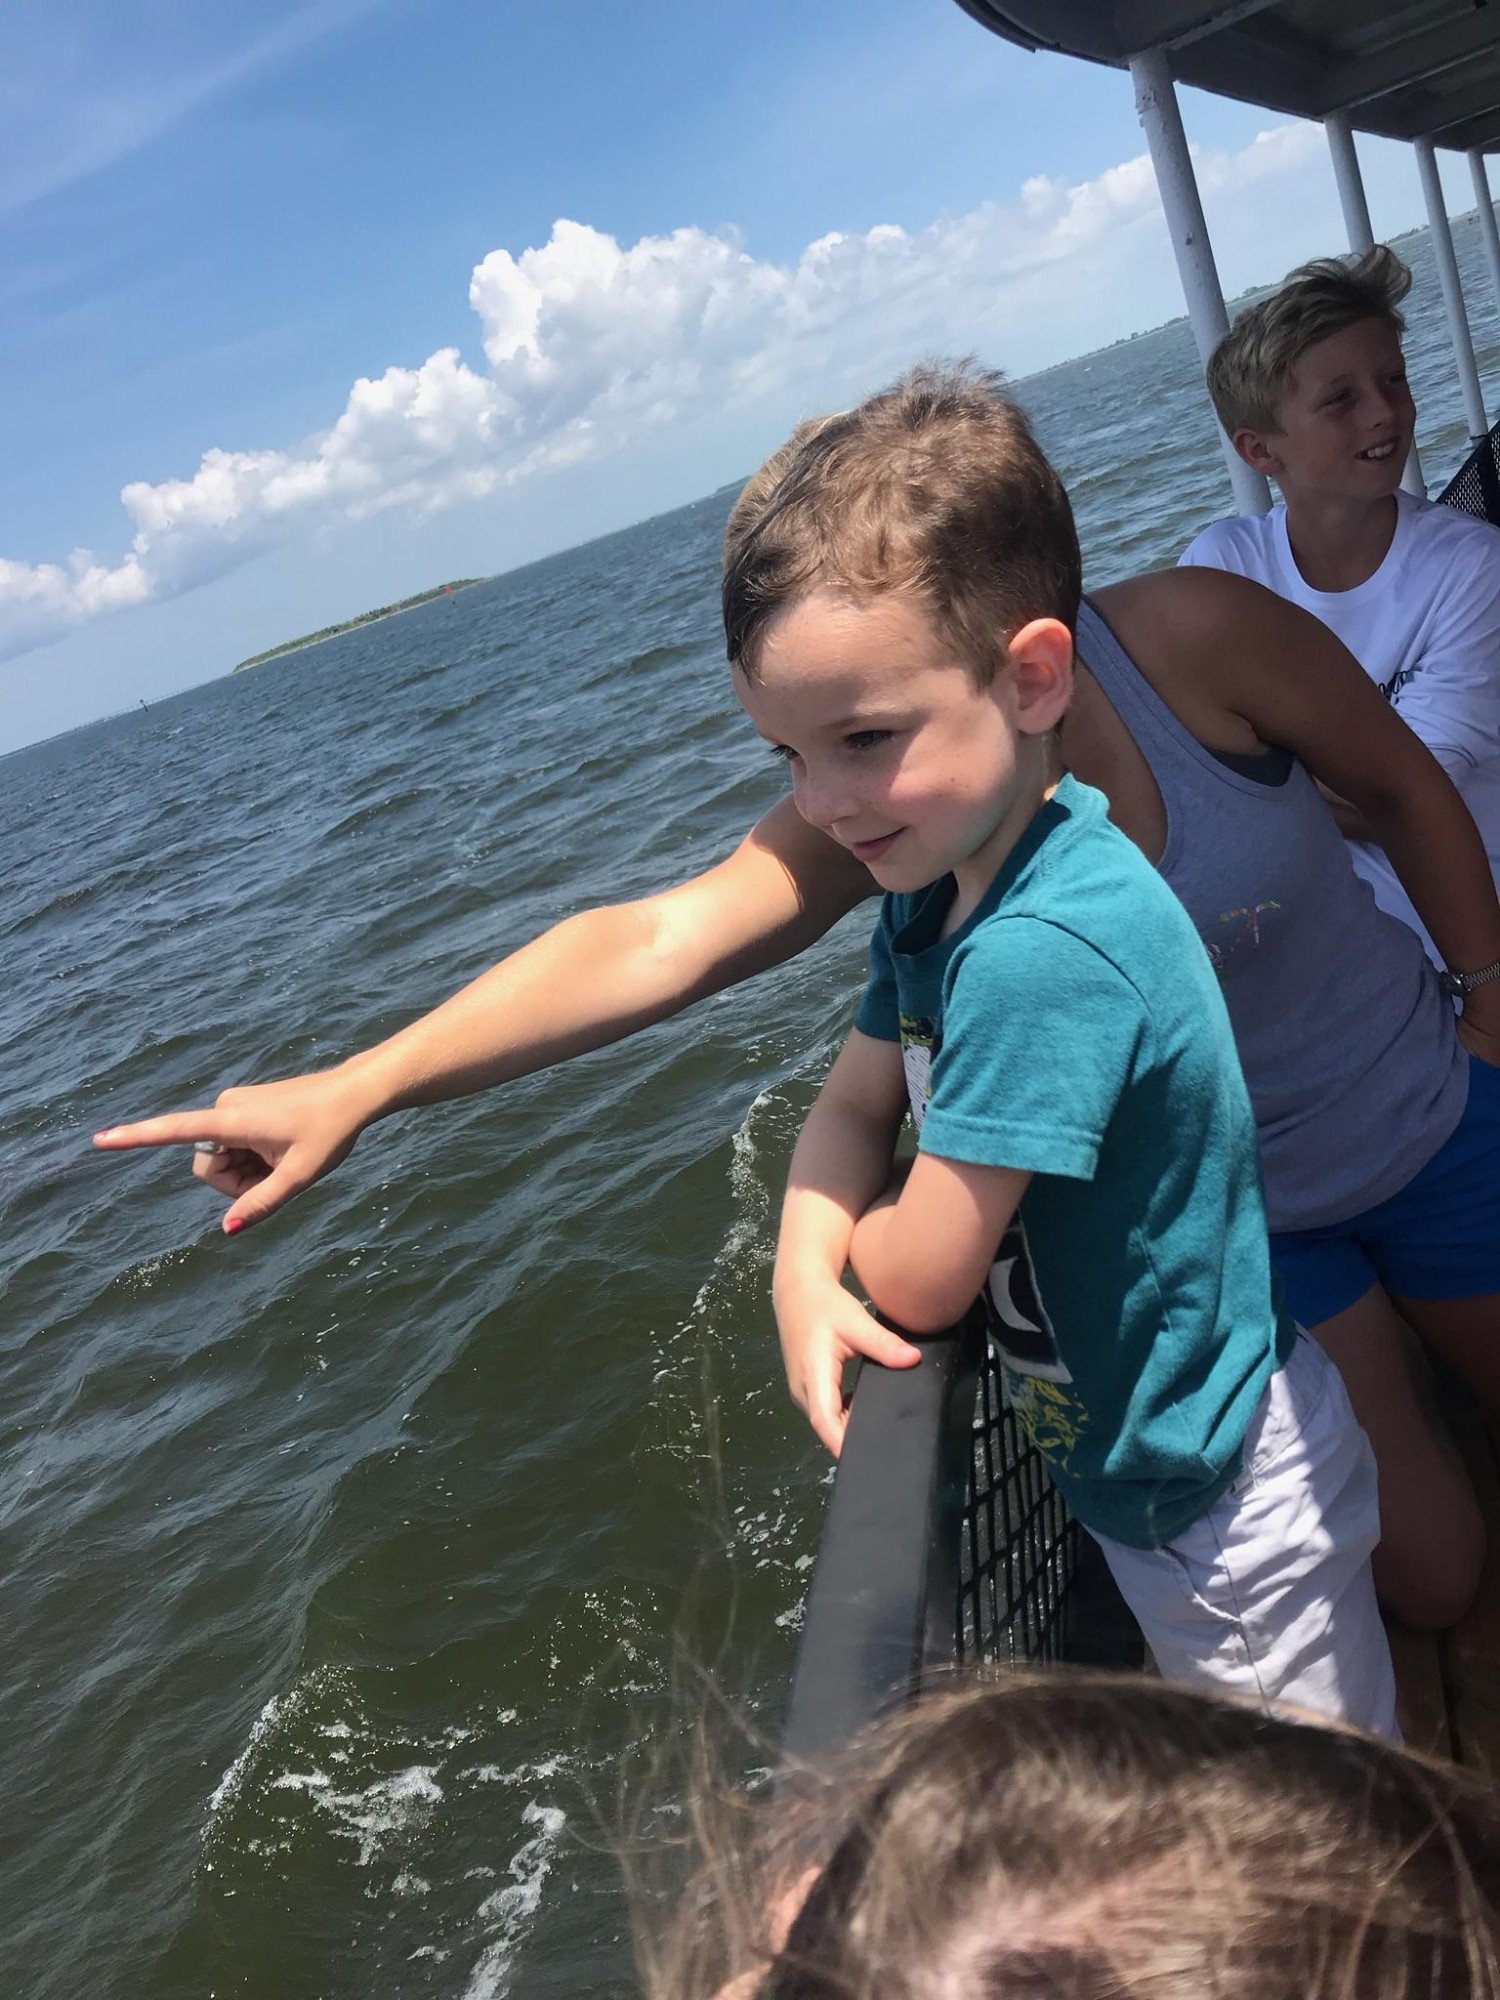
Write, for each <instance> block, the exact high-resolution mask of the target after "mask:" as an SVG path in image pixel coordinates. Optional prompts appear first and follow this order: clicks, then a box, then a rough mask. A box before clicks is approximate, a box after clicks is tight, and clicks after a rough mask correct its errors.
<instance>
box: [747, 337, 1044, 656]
mask: <svg viewBox="0 0 1500 2000" xmlns="http://www.w3.org/2000/svg"><path fill="white" fill-rule="evenodd" d="M828 586H831V587H833V588H835V589H843V590H848V591H850V592H852V593H854V594H855V595H858V596H880V595H883V594H886V593H904V594H907V595H910V596H912V597H914V598H917V599H918V600H920V601H921V602H922V603H923V604H924V605H925V607H926V609H927V611H928V612H929V614H930V615H931V616H932V617H933V618H934V619H935V620H936V621H937V623H938V625H939V627H940V628H941V629H942V630H943V632H944V633H945V635H946V636H947V637H948V639H949V640H950V641H951V643H952V644H953V646H954V648H955V650H956V651H957V653H958V654H959V657H960V658H961V659H962V660H963V661H964V663H965V665H966V666H967V667H968V668H969V670H970V672H971V673H972V674H973V676H974V678H975V679H976V680H977V681H979V682H981V683H985V682H988V681H990V680H992V679H993V678H994V676H995V674H996V673H997V672H998V671H999V669H1000V667H1001V666H1002V665H1003V664H1004V661H1005V658H1006V648H1007V643H1008V641H1009V640H1010V638H1011V636H1012V634H1013V633H1014V632H1015V631H1016V630H1017V629H1018V628H1019V627H1020V626H1022V625H1024V624H1026V623H1027V622H1029V620H1031V619H1033V618H1043V617H1051V618H1059V619H1061V620H1062V622H1063V623H1064V624H1065V625H1066V626H1067V627H1068V629H1069V630H1070V631H1071V630H1072V629H1073V626H1074V624H1075V623H1076V621H1077V617H1078V600H1079V597H1080V595H1081V592H1082V562H1081V558H1080V556H1079V552H1078V536H1077V533H1076V531H1075V529H1074V526H1073V510H1072V508H1071V506H1070V505H1069V502H1068V496H1067V492H1066V491H1065V489H1064V487H1063V483H1062V481H1061V480H1060V479H1059V478H1058V476H1057V473H1056V472H1055V471H1054V470H1053V468H1052V466H1051V465H1050V464H1049V463H1048V461H1047V458H1046V456H1045V454H1044V453H1043V451H1042V449H1041V447H1040V446H1039V445H1038V444H1037V441H1036V439H1035V438H1034V437H1033V435H1032V432H1031V426H1030V424H1029V423H1028V422H1027V420H1026V417H1025V415H1024V413H1023V412H1022V411H1021V409H1020V408H1019V407H1018V406H1017V404H1015V403H1014V402H1012V401H1011V399H1010V397H1009V396H1008V395H1007V394H1006V393H1005V390H1004V387H1003V386H1002V382H1001V378H1000V376H999V375H998V374H995V373H993V372H991V371H989V370H986V369H980V368H977V367H975V366H974V365H973V364H971V363H968V362H958V363H953V364H948V365H940V364H936V363H929V364H924V365H923V366H921V367H917V368H913V369H912V370H910V372H909V373H907V374H906V375H903V376H902V378H901V379H900V381H899V382H896V383H895V384H893V386H892V387H891V388H889V389H886V390H883V391H882V392H881V393H880V394H879V395H876V396H871V397H870V398H869V399H868V401H866V402H864V403H861V404H860V405H859V407H858V408H857V409H853V410H845V411H842V412H840V413H839V414H838V415H836V416H828V417H817V418H814V419H812V420H811V421H810V422H808V423H805V424H803V425H801V426H799V428H798V429H797V430H796V431H794V432H793V433H792V435H791V437H790V438H789V439H788V440H787V442H786V443H785V444H784V445H783V446H782V447H781V448H780V450H779V451H776V452H774V453H773V454H772V455H771V457H770V458H769V459H767V461H766V463H765V464H764V465H763V466H762V467H761V469H760V471H759V472H757V473H756V474H755V475H754V477H753V478H752V479H751V480H750V481H749V483H748V485H747V486H746V487H745V490H744V492H743V493H742V494H741V495H740V498H739V501H738V502H737V504H736V506H735V508H734V511H733V512H732V513H731V515H730V517H729V526H728V529H727V531H726V533H725V538H724V588H723V603H724V636H725V640H726V643H727V646H728V650H729V658H730V660H731V661H732V662H733V663H734V665H735V666H737V667H739V668H740V669H741V670H742V671H743V672H744V673H746V674H748V675H751V676H752V677H753V675H754V673H755V671H756V651H757V648H758V646H759V642H760V639H761V637H762V635H763V634H764V632H765V629H766V626H767V625H768V624H769V622H770V621H771V619H772V618H774V617H775V615H776V614H777V612H779V611H781V610H783V609H785V607H786V606H787V605H789V604H791V603H793V602H794V601H795V600H796V599H797V598H799V597H802V596H804V595H806V593H807V592H809V591H811V590H815V589H818V588H820V587H828Z"/></svg>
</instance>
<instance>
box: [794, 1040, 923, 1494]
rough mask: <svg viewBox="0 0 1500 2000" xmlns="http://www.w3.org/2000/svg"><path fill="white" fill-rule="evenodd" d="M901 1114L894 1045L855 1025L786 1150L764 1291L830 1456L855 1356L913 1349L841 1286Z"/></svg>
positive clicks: (802, 1399)
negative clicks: (772, 1260)
mask: <svg viewBox="0 0 1500 2000" xmlns="http://www.w3.org/2000/svg"><path fill="white" fill-rule="evenodd" d="M905 1114H906V1083H905V1078H904V1077H903V1075H902V1069H901V1050H900V1047H899V1046H898V1044H896V1043H895V1042H883V1041H878V1040H876V1039H875V1037H873V1036H871V1035H862V1034H861V1033H860V1032H859V1030H858V1029H857V1028H856V1029H855V1030H854V1031H853V1033H852V1034H851V1035H850V1037H849V1039H848V1041H847V1042H846V1043H845V1044H844V1046H843V1048H842V1049H841V1050H840V1052H839V1055H838V1059H837V1061H836V1062H835V1063H834V1065H833V1068H832V1069H831V1070H830V1071H829V1072H828V1078H827V1081H826V1082H825V1083H824V1085H823V1088H822V1089H821V1090H820V1091H819V1093H818V1096H817V1099H816V1101H815V1102H814V1104H813V1107H812V1110H811V1111H810V1112H809V1113H808V1114H807V1122H806V1124H805V1125H804V1126H803V1127H802V1136H801V1137H800V1138H799V1139H798V1141H797V1147H796V1151H795V1152H794V1153H793V1154H792V1164H791V1171H790V1172H789V1174H788V1175H787V1188H786V1202H785V1205H784V1206H783V1208H782V1211H781V1235H780V1239H779V1241H778V1243H777V1248H776V1276H775V1281H774V1284H773V1287H772V1295H773V1298H774V1300H775V1304H776V1323H777V1326H778V1328H779V1330H780V1334H781V1354H782V1359H783V1361H784V1362H785V1364H786V1377H787V1385H788V1387H789V1388H790V1389H791V1392H792V1397H793V1400H794V1401H795V1402H796V1403H797V1404H798V1405H799V1406H800V1407H801V1408H802V1409H803V1410H805V1411H806V1412H807V1416H808V1419H809V1421H810V1422H811V1424H812V1427H813V1429H814V1430H815V1431H816V1432H817V1434H818V1436H819V1437H820V1438H821V1439H822V1440H823V1442H824V1444H826V1445H827V1447H828V1449H829V1450H830V1451H831V1452H832V1453H833V1455H834V1457H835V1458H837V1456H838V1454H839V1448H840V1446H841V1445H842V1444H843V1441H844V1427H845V1424H846V1422H847V1417H846V1413H845V1410H844V1399H843V1390H842V1378H843V1372H844V1363H845V1362H846V1361H848V1360H850V1359H851V1358H852V1357H853V1356H854V1355H856V1354H863V1355H867V1356H868V1357H869V1358H870V1359H871V1360H872V1361H881V1362H884V1363H885V1365H886V1366H887V1367H888V1368H903V1367H910V1366H911V1365H912V1363H914V1362H915V1361H917V1360H919V1359H920V1358H921V1355H920V1350H919V1349H918V1348H915V1347H913V1346H912V1345H911V1344H910V1343H909V1342H908V1341H904V1340H902V1339H901V1337H900V1336H899V1335H898V1334H894V1333H892V1332H890V1331H889V1329H888V1328H886V1327H883V1326H881V1325H880V1323H879V1322H878V1321H877V1320H875V1319H872V1318H871V1316H870V1314H869V1313H868V1312H866V1311H865V1309H864V1307H863V1306H862V1305H861V1304H860V1303H859V1301H858V1299H856V1298H853V1297H852V1296H851V1295H850V1294H849V1293H848V1292H847V1291H845V1289H844V1285H843V1276H844V1272H845V1269H846V1268H847V1266H848V1263H849V1245H850V1241H851V1239H852V1238H853V1235H854V1228H855V1224H856V1222H858V1220H859V1218H860V1217H861V1216H862V1215H863V1214H864V1213H865V1211H866V1210H867V1209H868V1208H869V1207H870V1205H871V1203H872V1202H875V1201H876V1200H877V1199H878V1197H879V1196H880V1195H881V1193H882V1191H883V1190H884V1188H885V1186H886V1183H887V1181H889V1179H890V1176H891V1166H892V1158H893V1153H894V1148H895V1144H896V1134H897V1133H898V1132H899V1131H900V1129H901V1121H902V1119H903V1117H904V1116H905Z"/></svg>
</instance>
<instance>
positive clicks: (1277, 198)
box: [0, 0, 1473, 751]
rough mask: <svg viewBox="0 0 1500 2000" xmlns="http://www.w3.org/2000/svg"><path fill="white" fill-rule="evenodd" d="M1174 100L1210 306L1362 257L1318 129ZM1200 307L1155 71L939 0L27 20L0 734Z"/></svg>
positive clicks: (455, 4) (176, 675)
mask: <svg viewBox="0 0 1500 2000" xmlns="http://www.w3.org/2000/svg"><path fill="white" fill-rule="evenodd" d="M1182 104H1183V114H1184V119H1185V122H1186V126H1187V130H1188V136H1189V139H1190V141H1191V142H1192V144H1193V147H1194V150H1195V154H1196V156H1197V159H1198V170H1199V176H1200V182H1201V186H1202V190H1203V198H1204V207H1205V210H1206V213H1207V217H1208V223H1209V231H1210V235H1211V237H1212V239H1213V242H1214V246H1215V249H1216V251H1217V253H1218V258H1219V265H1220V271H1221V275H1222V277H1223V281H1224V287H1225V290H1226V293H1228V294H1230V295H1233V294H1234V293H1236V292H1238V291H1240V290H1242V289H1244V288H1245V287H1246V286H1248V285H1250V284H1253V283H1264V282H1268V281H1271V280H1274V279H1275V278H1276V277H1278V276H1279V275H1280V274H1281V273H1282V272H1284V271H1285V270H1286V269H1287V268H1289V267H1290V266H1291V265H1292V264H1295V263H1297V262H1299V261H1300V260H1302V259H1303V258H1305V257H1308V256H1314V255H1318V254H1326V253H1327V252H1329V251H1332V250H1337V249H1339V248H1341V247H1342V246H1343V244H1344V240H1345V239H1344V234H1343V229H1342V224H1341V222H1340V220H1339V212H1338V205H1337V199H1336V195H1335V191H1334V186H1333V177H1332V172H1331V169H1330V167H1329V165H1328V161H1327V155H1326V148H1325V144H1324V140H1323V136H1322V134H1321V132H1320V131H1319V130H1318V129H1317V128H1315V127H1310V126H1305V125H1298V124H1295V123H1288V122H1287V121H1285V120H1281V119H1278V118H1277V117H1276V116H1275V115H1274V114H1271V113H1267V112H1264V111H1258V110H1256V109H1254V108H1253V107H1250V106H1245V105H1239V104H1232V103H1229V102H1227V101H1225V100H1222V99H1215V98H1211V97H1208V96H1206V95H1203V94H1202V93H1198V92H1194V91H1184V92H1183V93H1182ZM1359 144H1360V152H1361V159H1362V162H1363V165H1364V169H1365V177H1366V185H1367V190H1368V194H1369V199H1370V208H1371V214H1372V219H1373V222H1374V227H1375V232H1376V235H1377V236H1392V235H1396V234H1398V233H1400V232H1401V231H1403V230H1405V229H1408V228H1411V227H1413V226H1415V225H1416V224H1417V223H1419V222H1420V221H1421V220H1422V219H1423V213H1422V205H1421V195H1420V190H1419V187H1418V182H1417V175H1416V166H1415V162H1414V160H1413V159H1412V157H1411V155H1410V152H1409V151H1408V150H1407V149H1405V148H1402V147H1398V146H1395V145H1391V144H1388V143H1386V142H1383V141H1376V140H1369V139H1361V140H1360V142H1359ZM1445 180H1446V181H1447V184H1448V189H1449V205H1450V207H1451V208H1452V209H1453V211H1454V212H1455V213H1457V212H1459V211H1461V210H1463V209H1465V208H1467V207H1469V206H1471V205H1472V200H1473V196H1472V190H1471V189H1470V187H1469V181H1468V175H1467V170H1466V168H1465V167H1464V164H1463V162H1462V161H1461V160H1457V159H1451V158H1450V159H1449V160H1447V161H1446V162H1445ZM1181 309H1182V307H1181V295H1180V292H1179V290H1178V285H1177V278H1176V271H1175V266H1174V264H1173V262H1172V255H1171V250H1170V246H1169V243H1168V240H1167V235H1166V230H1165V225H1164V223H1163V221H1162V218H1161V215H1160V210H1159V206H1158V204H1157V200H1156V194H1155V188H1154V182H1153V180H1152V176H1151V172H1150V169H1149V166H1148V165H1147V163H1146V160H1145V145H1144V140H1143V137H1142V134H1141V131H1140V128H1139V125H1138V123H1137V121H1136V117H1135V110H1134V101H1133V96H1132V91H1131V86H1130V81H1129V79H1128V77H1126V76H1125V75H1124V74H1123V73H1121V72H1117V71H1113V70H1106V69H1101V68H1097V67H1094V66H1092V65H1089V64H1084V63H1077V62H1072V61H1069V60H1067V59H1064V58H1061V57H1056V56H1045V55H1028V54H1025V53H1024V52H1022V51H1021V50H1018V49H1014V48H1012V47H1010V46H1008V45H1007V44H1005V43H1003V42H1001V41H999V40H997V39H996V38H995V37H993V36H990V35H987V34H985V33H984V32H983V31H982V30H981V29H979V28H978V27H977V26H976V25H975V24H974V22H973V21H972V20H970V19H969V17H968V16H967V15H965V14H964V13H963V12H962V11H961V10H960V8H959V7H958V6H957V5H955V4H954V0H817V4H816V5H815V6H809V5H808V4H807V0H759V4H757V5H756V6H754V7H747V6H745V5H744V4H743V0H639V4H636V5H632V6H625V5H622V4H620V0H546V4H545V5H537V4H536V0H215V5H214V6H213V7H211V8H206V7H203V6H202V5H201V4H189V0H69V5H68V6H67V7H59V6H58V5H57V4H56V0H6V6H5V8H4V9H3V10H0V751H3V750H7V749H13V748H15V747H17V746H19V745H21V744H24V743H27V742H30V741H34V740H37V739H39V738H42V737H45V736H49V735H53V734H56V733H57V732H59V731H61V730H63V729H67V728H71V727H73V726H75V725H77V724H79V723H81V722H85V721H88V720H90V719H92V718H94V717H97V716H100V715H106V714H110V713H113V712H116V711H118V710H120V709H122V708H127V707H134V706H135V705H136V703H137V702H138V701H140V700H146V701H151V700H155V699H157V698H159V697H161V696H162V695H165V694H168V693H172V692H175V691H177V690H179V689H181V688H184V687H188V686H191V685H194V684H195V683H198V682H200V681H204V680H207V679H210V678H212V677H214V676H216V675H218V674H222V673H224V672H227V671H228V670H229V669H230V668H231V667H232V666H233V665H234V664H235V662H236V661H237V660H239V659H242V658H244V657H246V656H247V655H249V654H251V653H255V652H259V651H261V650H262V649H264V648H266V647H269V646H273V645H275V644H277V643H279V642H280V641H281V640H283V639H287V638H290V637H293V636H294V635H296V634H297V633H300V632H303V631H307V630H311V629H313V628H315V627H318V626H321V625H324V624H328V623H330V622H332V621H336V620H339V619H342V618H346V617H350V616H352V615H354V614H356V613H357V612H359V611H362V610H365V609H367V608H369V607H370V606H372V605H377V604H381V603H385V602H389V601H391V600H393V599H395V598H399V597H402V596H405V595H407V594H409V593H411V592H413V591H416V590H420V589H422V588H425V587H427V586H429V585H431V584H434V583H439V582H442V581H443V580H445V579H446V578H449V577H456V576H464V575H480V574H485V575H487V574H490V573H492V572H495V571H498V570H503V569H510V568H513V567H515V566H516V565H517V564H520V563H524V562H527V561H530V560H533V559H534V558H536V557H538V556H541V555H544V554H547V553H550V552H551V551H552V550H554V549H557V548H562V547H566V546H568V545H570V544H573V543H576V542H578V541H581V540H584V539H587V538H588V537H590V536H592V535H596V534H600V533H603V532H606V531H608V530H609V529H612V528H616V527H621V526H624V525H626V524H627V523H629V522H631V521H635V520H639V519H642V518H644V517H646V516H647V515H650V514H653V513H658V512H661V511H662V510H664V509H666V508H668V507H673V506H676V505H679V504H681V503H683V502H686V501H688V500H691V499H694V498H696V497H698V496H699V495H700V494H703V493H706V492H710V491H712V490H713V489H714V488H716V487H718V486H720V485H722V484H724V483H725V482H726V481H728V480H730V479H733V478H735V477H738V476H742V475H744V474H745V473H746V472H748V471H749V470H750V469H751V468H752V467H753V466H754V465H755V464H756V463H757V462H758V461H759V459H760V458H762V457H764V456H765V454H766V453H767V452H768V451H769V450H771V449H772V448H773V447H774V446H775V445H776V444H777V443H779V442H780V440H781V438H782V437H783V436H784V435H785V433H786V431H787V430H788V429H789V428H790V426H791V424H792V423H794V422H795V421H796V420H797V419H798V418H799V417H800V416H802V415H805V414H807V413H808V412H810V411H813V410H818V409H824V408H829V407H835V406H839V405H841V404H844V403H847V402H848V401H850V400H851V399H853V398H855V397H857V396H858V395H860V394H861V393H864V392H866V391H868V390H869V389H872V388H874V387H877V386H878V385H879V384H880V383H881V382H882V381H884V380H886V379H887V378H889V377H890V376H891V375H892V374H894V373H895V372H897V371H898V370H899V369H900V368H901V367H903V366H905V365H906V364H907V363H909V362H910V361H912V360H915V359H917V358H918V357H919V356H921V355H924V354H958V353H968V352H974V353H977V354H979V355H980V356H981V357H982V358H983V359H984V360H985V361H987V362H989V363H991V364H993V365H997V366H1000V367H1003V368H1005V369H1006V370H1007V371H1008V372H1010V373H1011V374H1013V375H1025V374H1027V373H1030V372H1032V371H1033V370H1035V369H1037V368H1040V367H1043V366H1046V365H1048V364H1050V363H1052V362H1055V361H1059V360H1062V359H1065V358H1067V357H1068V356H1070V355H1074V354H1079V353H1084V352H1087V351H1088V350H1090V349H1091V348H1095V347H1098V346H1101V345H1103V344H1106V343H1107V342H1109V341H1111V340H1114V339H1117V338H1119V337H1120V336H1122V335H1124V334H1127V333H1130V332H1134V331H1138V330H1139V329H1141V328H1144V327H1148V326H1154V325H1157V324H1159V323H1160V322H1161V321H1163V320H1164V319H1168V318H1171V317H1173V316H1175V315H1176V314H1177V313H1179V312H1180V311H1181Z"/></svg>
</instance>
